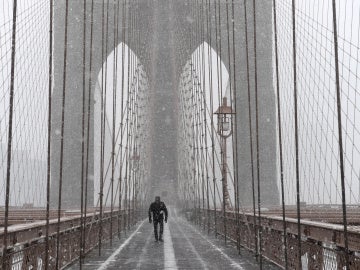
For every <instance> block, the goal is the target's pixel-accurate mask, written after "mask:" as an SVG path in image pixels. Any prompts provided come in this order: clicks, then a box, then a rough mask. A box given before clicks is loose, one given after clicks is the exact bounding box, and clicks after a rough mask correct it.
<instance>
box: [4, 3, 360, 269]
mask: <svg viewBox="0 0 360 270" xmlns="http://www.w3.org/2000/svg"><path fill="white" fill-rule="evenodd" d="M130 2H131V5H130ZM64 3H65V4H64V5H62V4H59V6H57V7H56V8H58V9H63V10H62V12H63V14H64V16H63V17H62V18H63V20H64V21H63V28H67V27H69V23H71V21H73V20H74V19H75V15H74V14H73V13H71V11H72V8H70V7H73V6H71V5H74V3H72V2H71V1H68V0H66V1H64ZM139 3H140V2H139V1H126V0H124V1H114V2H113V3H110V2H109V1H103V2H102V3H101V5H98V4H96V5H95V4H94V1H93V0H92V1H83V2H82V3H81V4H82V5H83V17H82V20H83V21H82V23H81V27H82V28H81V29H82V30H81V33H82V36H81V38H82V43H83V47H82V51H81V58H80V59H81V61H80V62H81V65H80V69H79V70H78V71H79V73H78V77H81V79H82V84H81V86H80V88H72V87H70V86H69V85H70V84H71V81H69V80H66V76H69V73H70V70H69V69H68V68H67V66H68V65H71V64H72V62H73V61H72V59H71V58H69V57H68V55H71V54H72V53H74V51H72V50H73V47H72V46H68V45H69V44H68V42H67V35H68V34H67V33H66V32H64V33H63V34H64V37H63V40H62V42H63V45H62V46H60V48H62V49H63V51H62V54H61V60H62V61H63V63H64V65H63V66H62V70H61V72H59V69H57V70H58V73H61V75H58V74H57V75H56V74H55V75H54V74H53V70H52V64H53V60H52V57H53V50H54V47H53V45H52V36H51V35H49V33H52V30H53V29H52V28H53V24H52V19H53V18H52V7H53V2H52V1H50V3H49V2H46V1H40V0H31V1H24V0H17V1H16V0H15V1H12V2H11V3H9V2H6V1H3V3H2V4H1V5H2V10H3V13H2V15H3V16H0V20H1V21H0V32H1V41H0V54H1V58H0V61H1V82H0V85H1V91H0V111H1V114H0V127H1V129H0V136H1V137H0V140H1V141H0V173H1V181H2V182H1V186H0V188H1V189H0V198H1V200H2V201H3V202H4V203H3V204H2V205H3V210H2V211H3V215H2V216H1V217H2V222H3V223H2V224H3V227H4V228H3V229H2V239H3V240H2V249H3V253H2V257H1V259H2V266H3V268H4V269H8V268H14V269H15V268H19V267H22V268H23V267H24V268H25V267H26V268H28V267H33V268H35V267H36V268H40V267H41V266H42V265H44V268H45V269H52V268H61V267H65V266H66V265H67V264H69V263H71V262H72V261H73V260H76V259H77V258H79V257H80V258H82V257H83V255H84V254H85V253H86V252H88V251H89V250H91V249H93V248H95V247H96V246H97V247H98V248H99V253H101V252H102V243H103V241H105V240H106V239H110V240H111V239H112V237H113V235H114V234H120V233H121V231H123V230H124V229H129V228H130V227H131V225H132V224H134V223H135V222H136V217H137V216H138V215H137V214H136V211H139V210H140V209H141V206H143V204H144V202H145V201H146V199H147V198H146V197H145V196H146V195H145V194H147V191H148V186H147V181H146V177H147V172H148V170H149V167H150V164H149V161H148V159H147V158H146V157H148V156H149V152H150V149H149V147H148V144H147V143H146V142H147V141H148V137H147V131H148V130H149V129H151V127H150V124H149V123H148V122H147V121H146V115H147V114H148V113H149V111H148V110H149V107H148V104H149V101H150V98H149V96H148V94H147V89H148V88H149V85H148V83H147V77H146V73H145V70H144V69H143V67H142V64H141V62H140V60H139V59H138V57H137V56H136V54H135V52H138V51H139V43H140V39H141V37H140V35H139V31H136V29H137V27H138V25H137V24H138V16H139V12H138V10H139ZM269 3H270V2H269ZM188 4H189V5H190V6H191V7H192V9H191V12H192V13H191V15H190V17H191V18H194V21H193V23H192V24H191V29H190V31H191V32H193V33H195V35H192V36H191V39H190V40H189V44H188V46H189V50H190V51H191V53H192V54H191V55H186V53H187V51H188V50H184V51H183V52H184V58H187V59H188V61H187V63H186V64H185V66H184V68H183V72H182V75H181V79H180V80H179V103H180V106H181V108H182V111H181V113H180V114H179V119H178V122H179V126H181V127H182V131H181V133H180V134H179V140H178V143H179V147H178V149H180V150H179V153H178V154H179V159H178V160H179V164H178V166H179V167H178V168H179V170H178V182H179V183H178V184H179V196H180V198H181V200H182V206H183V208H184V212H185V213H186V216H187V217H188V218H189V220H191V221H194V222H195V223H197V224H198V225H200V226H202V228H204V229H206V230H207V231H208V232H209V233H211V232H214V233H215V235H216V236H218V237H222V238H224V240H225V242H226V241H234V242H235V243H236V244H237V247H238V249H239V250H241V248H247V249H250V250H252V251H254V254H255V255H256V257H257V258H258V259H259V265H260V268H262V260H263V259H264V258H266V259H268V260H271V261H273V262H275V263H276V264H278V265H280V266H282V267H284V268H286V269H301V268H303V267H304V268H306V267H307V268H310V269H314V268H319V269H342V268H344V267H345V268H347V269H358V268H359V258H358V256H357V254H358V253H357V252H358V251H359V244H358V241H357V240H356V239H357V238H358V230H357V226H358V225H359V224H358V223H359V216H358V213H357V212H358V204H359V197H360V184H359V182H360V181H359V178H360V167H359V164H360V163H359V162H358V161H359V158H360V150H359V149H360V145H359V142H360V140H359V139H360V138H359V137H360V131H359V130H360V127H359V121H358V118H359V113H360V112H359V111H360V109H359V104H358V103H359V102H358V100H359V95H360V94H359V90H358V71H357V66H358V62H359V59H358V52H359V28H360V26H359V16H358V14H359V10H360V6H359V3H358V2H357V1H355V0H347V1H335V0H326V1H322V2H319V3H314V2H313V1H310V0H302V1H300V0H299V1H289V0H273V1H272V4H273V5H272V7H271V6H270V8H273V14H272V15H273V18H272V20H273V24H272V25H271V27H272V29H271V31H267V32H262V31H259V29H261V27H263V25H264V22H263V21H262V20H261V19H262V16H261V15H262V14H261V11H263V9H264V7H265V8H268V7H269V6H267V5H269V4H268V3H259V2H258V1H246V0H245V1H230V0H228V1H220V0H213V1H212V0H196V1H189V2H188ZM69 5H70V7H69ZM94 13H97V14H101V15H100V20H94V16H95V15H94ZM87 15H88V16H87ZM254 15H255V16H254ZM97 19H99V18H97ZM254 26H255V31H254ZM95 28H97V29H99V28H100V29H101V31H100V33H101V35H100V37H99V36H96V37H97V38H95V34H94V31H93V29H95ZM119 29H124V31H122V32H121V34H120V32H119ZM334 29H336V30H337V31H334ZM264 35H265V38H264V37H263V36H264ZM267 35H268V36H267ZM111 36H112V39H111V38H110V37H111ZM239 37H243V39H242V41H239ZM264 39H268V40H270V41H271V46H269V47H271V48H272V52H271V54H272V55H271V57H270V61H269V59H266V53H265V56H264V51H266V49H265V48H264V47H263V46H262V44H267V43H266V42H265V41H264ZM97 40H100V41H101V42H100V47H97V48H96V49H95V48H94V47H93V44H95V43H96V41H97ZM241 42H242V43H241ZM262 42H264V43H262ZM96 44H98V43H96ZM118 44H119V45H118ZM125 44H129V45H125ZM240 44H241V45H243V46H240ZM128 46H129V47H130V48H131V49H129V47H128ZM55 47H56V46H55ZM56 48H58V47H56ZM193 48H197V49H196V50H195V51H194V50H193ZM49 51H50V53H49ZM77 53H78V52H77ZM57 57H59V54H57ZM99 58H100V59H101V61H100V62H101V67H100V68H99V67H98V66H95V59H99ZM239 59H242V60H241V61H240V60H239ZM58 61H59V60H58ZM266 61H268V62H271V65H272V67H273V68H274V71H273V73H272V74H273V80H272V81H271V82H270V83H269V84H268V85H266V87H264V85H263V80H262V79H263V77H264V76H266V75H265V74H264V72H263V69H262V68H263V66H264V65H266ZM239 63H242V64H239ZM49 64H50V65H49ZM71 72H72V71H71ZM268 73H269V72H268ZM244 74H245V76H244ZM53 76H54V77H55V81H56V80H57V79H59V78H62V81H61V80H57V81H56V83H55V85H56V86H55V87H57V88H56V89H57V91H56V92H54V91H51V90H52V89H55V88H54V85H53V81H52V78H53ZM239 78H243V79H244V80H240V79H239ZM59 85H60V86H59ZM49 86H50V87H49ZM243 88H244V89H245V90H244V91H242V90H241V89H243ZM49 89H50V92H49ZM59 89H60V91H58V90H59ZM74 89H76V90H78V91H79V93H81V97H82V99H81V100H82V103H81V104H78V105H80V107H81V109H80V112H81V113H80V114H78V115H80V118H78V119H79V120H80V121H79V123H81V128H80V133H79V134H78V135H79V138H80V139H78V140H77V143H75V144H70V143H69V141H71V140H72V139H73V138H71V136H70V135H69V128H68V127H69V118H68V117H67V115H68V114H69V113H71V109H69V107H68V106H69V104H71V100H72V98H71V97H72V94H73V93H74V91H75V90H74ZM264 89H267V90H268V92H271V91H273V93H275V94H274V101H275V98H276V103H275V102H274V106H273V107H274V108H276V111H275V110H274V111H270V112H269V111H266V110H265V108H267V107H266V106H265V103H264V101H265V98H264V97H266V95H264V93H265V92H266V90H264ZM269 89H270V90H269ZM49 93H50V95H49ZM52 97H55V98H54V99H52ZM94 101H95V104H93V103H94ZM244 101H245V102H244ZM243 105H245V106H243ZM50 106H51V107H52V108H53V106H55V107H56V108H60V109H61V110H60V111H59V110H55V109H54V110H49V108H50ZM225 107H226V108H227V111H226V112H227V114H228V115H226V116H224V112H225V110H224V108H225ZM240 112H241V113H240ZM214 114H215V115H214ZM59 115H60V116H59ZM244 115H245V116H246V117H245V121H244V118H243V117H244ZM49 116H51V118H50V120H52V119H55V118H56V117H57V118H56V119H58V122H56V121H55V122H56V123H57V124H54V121H50V122H48V119H49ZM222 117H224V118H222ZM226 117H227V118H226ZM264 119H265V120H264ZM272 119H276V122H275V123H276V125H274V123H272V124H273V126H275V127H276V129H274V131H275V132H274V134H275V135H274V137H273V140H272V141H270V143H269V141H266V140H265V139H264V138H267V137H266V134H264V133H266V131H267V130H269V129H267V128H268V127H267V125H266V122H267V120H269V122H270V123H271V121H272ZM226 125H229V126H226ZM228 127H231V129H230V130H231V131H232V132H231V134H229V133H227V132H228V130H229V129H228ZM244 127H245V128H244ZM49 131H50V132H49ZM270 133H271V132H270ZM244 134H246V136H243V135H244ZM244 138H245V139H246V143H244V140H245V139H244ZM92 141H94V143H93V144H92ZM48 142H49V143H48ZM266 144H273V145H276V148H275V150H276V151H273V152H271V151H270V150H268V149H271V148H267V146H269V145H266ZM55 145H56V147H55ZM59 145H61V147H59ZM74 145H76V149H78V151H77V154H78V156H77V157H79V160H78V162H77V163H78V164H81V165H80V169H79V170H78V171H77V172H76V173H75V175H76V178H75V179H76V180H75V181H77V182H78V183H77V184H78V188H77V189H76V190H77V194H78V196H79V199H78V206H76V207H75V208H76V209H72V211H68V206H67V201H66V199H64V198H65V197H66V193H67V191H68V189H67V188H68V187H67V185H66V184H65V185H62V184H61V183H62V181H63V180H64V181H66V177H65V178H64V179H63V175H62V173H64V175H65V174H66V173H68V172H67V168H68V167H66V166H68V164H67V163H69V162H68V160H66V153H67V151H69V148H71V147H72V146H74ZM92 148H94V152H95V153H97V154H94V153H92ZM59 149H60V151H58V150H59ZM267 151H268V152H269V151H270V154H269V153H267ZM245 152H247V153H245ZM68 153H69V152H68ZM140 153H141V154H140ZM55 155H56V156H57V157H58V158H57V159H50V157H51V156H55ZM269 155H270V156H272V157H273V160H272V161H271V160H270V161H269V160H268V159H266V158H264V157H266V156H269ZM92 156H94V157H97V158H98V159H95V158H94V160H92ZM274 157H276V159H275V158H274ZM245 159H246V160H245ZM54 160H56V162H54ZM57 161H59V162H57ZM50 163H51V164H50ZM61 164H63V166H64V167H61V166H60V165H61ZM269 164H270V165H269ZM274 164H275V167H276V171H275V172H274V171H272V170H271V169H270V170H268V166H270V167H271V166H274ZM72 165H73V166H74V167H75V164H72ZM50 167H51V168H52V169H51V170H50ZM245 170H247V171H249V172H250V173H249V174H248V175H246V174H244V171H245ZM50 171H51V175H50ZM270 173H274V174H276V181H277V182H276V183H275V185H274V186H275V189H274V190H278V191H279V192H278V194H276V192H275V195H276V196H275V197H276V198H275V200H272V199H271V200H270V199H269V197H268V196H267V195H268V194H267V193H271V192H269V190H270V189H269V186H268V183H269V182H271V181H270V180H269V179H270V176H269V175H267V174H270ZM244 175H246V176H244ZM50 176H51V177H50ZM50 180H51V181H50ZM64 183H66V182H64ZM50 185H51V188H50ZM92 185H94V188H93V190H92V189H91V188H90V187H91V186H92ZM50 190H51V191H50ZM54 190H55V191H56V192H55V191H54ZM64 190H66V191H64ZM90 190H91V191H90ZM244 190H245V192H244ZM246 193H247V194H246ZM91 198H93V200H91ZM35 220H44V221H39V222H37V223H32V224H30V225H29V224H28V225H24V224H23V223H27V222H31V221H35ZM18 223H21V225H18V226H16V225H15V224H18ZM329 224H330V226H329ZM27 226H30V227H31V228H30V227H27ZM67 226H68V227H71V228H72V231H71V232H69V231H67V230H63V228H66V227H67ZM20 231H25V232H26V233H19V232H20ZM44 232H45V236H46V237H44ZM34 239H35V240H34ZM25 244H26V245H25ZM70 246H71V247H72V248H70ZM34 250H37V252H34ZM80 267H82V260H80Z"/></svg>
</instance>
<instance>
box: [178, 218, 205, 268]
mask: <svg viewBox="0 0 360 270" xmlns="http://www.w3.org/2000/svg"><path fill="white" fill-rule="evenodd" d="M176 226H177V227H178V229H179V231H180V232H181V233H182V235H183V237H184V238H185V239H186V241H187V242H188V243H189V246H190V248H191V250H192V252H194V253H195V255H196V257H197V258H198V260H199V261H200V262H201V265H202V267H203V268H204V269H205V270H208V267H207V265H206V263H205V262H204V260H203V259H202V258H201V256H200V254H199V253H198V252H197V251H196V248H195V247H194V245H193V244H192V243H191V241H190V239H189V238H188V237H187V236H186V234H185V233H184V231H183V230H182V229H181V226H179V225H178V223H177V222H176Z"/></svg>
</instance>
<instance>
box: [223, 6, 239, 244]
mask: <svg viewBox="0 0 360 270" xmlns="http://www.w3.org/2000/svg"><path fill="white" fill-rule="evenodd" d="M225 5H226V36H227V48H228V50H227V53H228V63H229V79H228V80H229V99H230V107H231V108H233V107H234V104H233V84H232V76H233V69H232V65H231V46H230V25H229V0H226V4H225ZM234 127H235V125H234V115H232V116H231V129H232V135H231V139H232V157H233V175H234V178H235V179H234V181H233V187H234V199H235V200H234V201H235V211H234V215H235V219H236V212H237V210H236V209H237V205H238V203H237V187H236V185H237V178H236V163H235V148H236V144H235V137H236V132H235V129H234ZM234 146H235V148H234ZM225 158H226V157H225ZM229 197H230V196H229ZM236 220H237V219H236ZM237 230H238V227H236V231H237ZM236 235H238V233H236ZM238 242H239V241H238V239H237V237H236V243H238ZM237 246H238V245H237Z"/></svg>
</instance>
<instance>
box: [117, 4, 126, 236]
mask: <svg viewBox="0 0 360 270" xmlns="http://www.w3.org/2000/svg"><path fill="white" fill-rule="evenodd" d="M125 9H126V0H125V1H124V2H123V5H122V15H123V16H122V27H121V31H122V46H121V106H120V107H121V109H120V110H121V113H120V118H121V119H120V157H121V158H120V166H119V170H120V172H119V213H120V212H121V213H123V214H122V215H121V217H122V219H123V221H124V220H125V219H124V217H125V213H124V211H122V210H121V206H122V204H121V203H122V184H123V183H122V180H123V179H122V170H123V138H124V87H125V82H124V80H125V72H124V68H125V29H126V28H125V19H126V10H125ZM120 225H121V222H120V221H119V225H118V228H119V229H118V237H119V238H120V231H121V229H120V228H121V226H120Z"/></svg>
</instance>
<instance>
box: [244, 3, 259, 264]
mask: <svg viewBox="0 0 360 270" xmlns="http://www.w3.org/2000/svg"><path fill="white" fill-rule="evenodd" d="M246 2H247V0H244V23H245V43H246V81H247V90H248V91H247V92H248V116H249V135H250V161H251V188H252V204H253V217H254V238H255V239H254V240H255V241H254V242H255V256H256V257H257V256H258V235H257V232H256V231H257V221H256V220H257V219H256V207H255V176H254V151H253V131H252V115H251V113H252V112H251V111H252V109H251V95H250V88H251V87H250V61H249V39H248V23H247V4H246Z"/></svg>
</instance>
